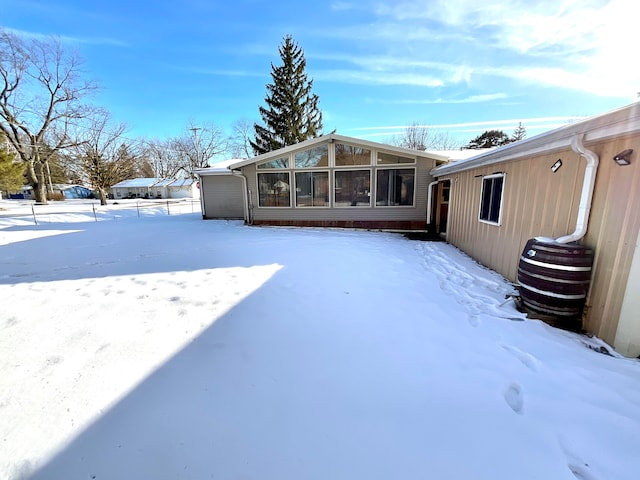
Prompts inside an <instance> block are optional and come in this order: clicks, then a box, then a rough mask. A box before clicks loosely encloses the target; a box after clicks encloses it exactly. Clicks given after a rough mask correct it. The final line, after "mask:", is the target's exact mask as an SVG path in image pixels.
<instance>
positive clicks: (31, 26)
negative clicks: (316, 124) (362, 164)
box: [0, 0, 640, 143]
mask: <svg viewBox="0 0 640 480" xmlns="http://www.w3.org/2000/svg"><path fill="white" fill-rule="evenodd" d="M0 4H2V5H0V10H1V11H2V18H1V19H0V22H2V23H1V24H0V27H3V28H6V29H8V30H10V31H13V32H15V33H18V34H21V35H27V36H41V35H44V36H47V35H55V36H59V37H60V38H62V39H63V40H64V41H65V43H67V44H68V46H69V47H70V48H72V49H77V50H78V51H79V53H80V54H81V55H82V56H83V57H84V58H85V60H86V64H85V70H86V71H87V73H88V74H89V75H90V76H91V77H92V78H94V79H96V80H97V82H98V83H99V84H100V85H101V86H102V89H101V91H100V92H99V93H98V95H97V98H96V102H97V103H99V104H101V105H103V106H105V107H106V108H107V109H108V110H110V111H111V113H112V115H113V117H114V119H115V120H117V121H122V122H125V123H127V124H128V125H129V127H130V135H131V136H144V137H147V138H158V139H164V138H167V137H171V136H177V135H182V134H184V133H185V132H186V131H187V130H186V128H187V126H188V124H189V122H193V123H194V124H205V123H214V124H216V125H217V126H219V127H221V128H223V129H225V130H228V131H230V128H231V125H232V124H233V123H234V122H235V121H237V120H240V119H246V120H248V121H250V122H254V121H258V120H259V115H258V106H259V105H263V104H264V96H265V93H266V90H265V85H266V84H267V83H268V82H270V81H271V76H270V65H271V63H272V62H273V63H275V64H278V63H279V62H280V58H279V56H278V46H279V45H280V43H281V42H282V38H283V37H284V36H285V35H287V34H291V35H292V36H293V38H294V39H295V40H296V41H297V42H298V43H299V45H300V46H301V47H302V48H303V49H304V52H305V56H306V59H307V73H308V74H309V77H310V78H312V79H313V80H314V91H315V92H316V93H317V94H318V95H319V97H320V107H321V109H322V110H323V114H324V125H325V130H326V131H332V130H334V129H336V130H337V133H339V134H342V135H348V136H354V137H360V138H366V139H369V140H374V141H382V142H384V141H385V140H386V139H388V138H389V136H391V135H393V134H395V133H399V132H400V131H401V130H402V127H403V126H406V125H408V124H410V123H412V122H419V123H422V124H425V125H428V126H431V127H433V128H434V129H438V131H442V132H447V133H448V134H449V135H451V136H452V137H454V138H455V139H459V140H460V141H461V142H463V143H466V142H467V141H468V140H470V139H471V138H473V137H475V136H477V135H478V134H480V133H482V132H483V131H485V130H489V129H501V130H504V131H505V132H507V133H508V134H511V133H512V132H513V129H514V128H515V127H516V126H517V124H518V122H520V121H521V122H522V123H523V124H524V126H525V127H526V129H527V133H528V135H529V136H532V135H535V134H538V133H541V132H543V131H545V130H548V129H550V128H555V127H558V126H560V125H562V124H565V123H567V122H570V121H573V120H574V119H575V117H582V116H591V115H595V114H600V113H604V112H606V111H608V110H611V109H614V108H617V107H620V106H623V105H626V104H628V103H631V102H633V101H635V99H636V96H637V91H638V89H640V65H639V64H638V63H637V62H634V61H632V57H631V54H632V51H633V48H632V46H633V45H635V44H636V43H637V42H636V39H635V38H634V36H635V25H634V24H633V23H632V22H635V19H636V18H637V15H635V14H636V13H638V10H640V7H638V6H637V5H636V3H634V2H631V1H626V0H611V1H604V0H603V1H571V0H570V1H566V2H563V3H562V5H560V4H559V3H557V2H530V1H518V0H504V1H501V2H500V3H495V4H489V3H487V2H478V1H477V0H442V1H440V0H437V1H424V0H411V1H408V0H407V1H401V0H400V1H370V0H358V1H357V2H356V1H353V2H349V1H333V2H331V1H327V2H308V3H307V2H292V1H289V0H284V1H279V2H263V1H257V0H238V1H235V2H219V1H214V2H210V1H204V0H188V1H181V2H175V1H167V0H158V1H157V2H153V3H152V4H150V3H146V2H145V3H143V2H135V1H133V2H132V1H127V2H125V1H122V0H113V1H110V2H83V1H80V0H56V1H55V2H50V1H45V0H25V1H20V2H11V4H10V8H9V2H8V0H0ZM2 7H4V8H2Z"/></svg>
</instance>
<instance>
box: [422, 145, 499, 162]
mask: <svg viewBox="0 0 640 480" xmlns="http://www.w3.org/2000/svg"><path fill="white" fill-rule="evenodd" d="M495 149H496V147H491V148H476V149H471V148H464V149H462V148H461V149H459V150H427V151H426V152H427V153H434V154H436V155H440V156H443V157H447V158H448V159H449V161H450V162H457V161H459V160H466V159H467V158H471V157H475V156H477V155H480V154H481V153H486V152H489V151H491V150H495Z"/></svg>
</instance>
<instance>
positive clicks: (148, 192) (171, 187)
mask: <svg viewBox="0 0 640 480" xmlns="http://www.w3.org/2000/svg"><path fill="white" fill-rule="evenodd" d="M111 193H112V195H113V198H114V199H116V200H118V199H123V198H198V196H199V190H198V188H197V184H196V182H195V181H194V180H193V179H176V178H153V177H152V178H133V179H130V180H124V181H122V182H119V183H117V184H115V185H113V186H112V187H111Z"/></svg>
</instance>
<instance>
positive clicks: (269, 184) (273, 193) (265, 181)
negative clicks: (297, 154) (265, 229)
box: [258, 172, 291, 207]
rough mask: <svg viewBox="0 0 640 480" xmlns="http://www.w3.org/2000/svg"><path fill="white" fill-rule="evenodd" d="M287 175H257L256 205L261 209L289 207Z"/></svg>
mask: <svg viewBox="0 0 640 480" xmlns="http://www.w3.org/2000/svg"><path fill="white" fill-rule="evenodd" d="M289 185H290V180H289V173H288V172H279V173H259V174H258V192H259V195H258V205H259V206H261V207H290V206H291V189H290V187H289Z"/></svg>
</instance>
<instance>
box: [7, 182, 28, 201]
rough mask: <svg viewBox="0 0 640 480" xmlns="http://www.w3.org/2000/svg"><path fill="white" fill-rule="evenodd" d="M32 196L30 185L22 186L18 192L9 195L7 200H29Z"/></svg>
mask: <svg viewBox="0 0 640 480" xmlns="http://www.w3.org/2000/svg"><path fill="white" fill-rule="evenodd" d="M32 194H33V187H32V186H31V185H24V186H23V187H22V190H20V192H18V193H10V194H9V198H10V199H12V200H31V197H32Z"/></svg>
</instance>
